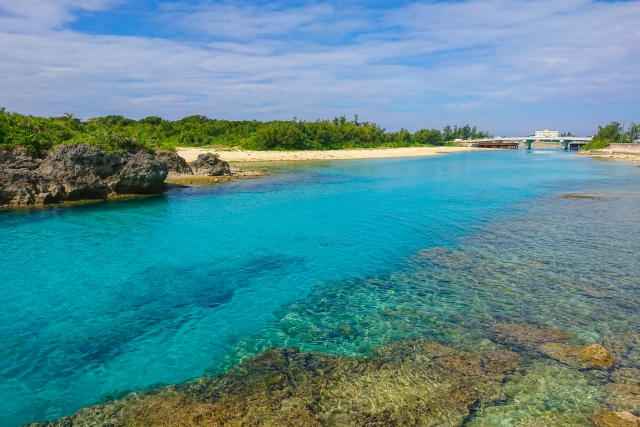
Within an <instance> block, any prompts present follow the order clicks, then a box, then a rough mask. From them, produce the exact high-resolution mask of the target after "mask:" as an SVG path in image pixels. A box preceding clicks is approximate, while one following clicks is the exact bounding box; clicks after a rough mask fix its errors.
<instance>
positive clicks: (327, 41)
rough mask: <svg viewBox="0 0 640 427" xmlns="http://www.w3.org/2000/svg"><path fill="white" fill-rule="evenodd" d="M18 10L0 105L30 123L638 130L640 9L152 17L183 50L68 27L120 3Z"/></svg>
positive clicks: (467, 7) (450, 6) (10, 23)
mask: <svg viewBox="0 0 640 427" xmlns="http://www.w3.org/2000/svg"><path fill="white" fill-rule="evenodd" d="M29 1H30V2H31V6H32V7H27V6H24V5H22V6H19V7H18V6H15V7H13V8H11V5H10V3H9V1H8V0H0V9H1V10H4V11H5V12H10V14H7V13H5V14H4V15H0V105H4V106H6V107H8V108H9V109H12V110H18V111H21V112H26V113H34V114H45V115H50V114H51V115H52V114H60V113H61V112H62V111H73V112H76V113H78V114H80V115H81V116H82V117H85V118H86V117H88V116H92V115H98V114H107V113H119V114H125V115H129V116H132V117H141V116H145V115H152V114H153V115H163V116H165V117H170V118H178V117H182V116H184V115H188V114H205V115H208V116H212V117H225V118H235V119H240V118H249V119H250V118H259V119H270V118H290V117H293V116H298V117H300V118H306V119H315V118H317V117H332V116H334V115H340V114H343V113H346V114H353V113H356V112H358V113H360V117H361V118H363V119H367V120H376V121H378V122H380V123H381V124H382V125H383V126H388V127H389V128H397V127H400V126H405V127H409V128H410V129H415V128H419V127H422V126H429V127H441V126H442V125H443V124H444V123H463V122H464V123H466V122H471V123H472V124H477V125H479V126H481V127H483V128H488V129H490V130H492V131H494V132H496V133H500V134H504V133H509V132H511V131H513V132H519V131H525V130H526V131H528V130H530V128H533V127H537V126H544V125H547V124H548V126H554V127H560V128H561V129H565V130H571V131H572V132H574V133H575V132H584V133H586V132H588V131H590V130H592V129H593V128H594V127H595V126H596V125H597V124H598V123H604V122H605V121H608V120H611V119H613V118H617V117H612V114H613V113H618V112H620V111H622V110H621V109H622V108H626V110H627V111H628V112H630V114H635V115H636V116H640V111H639V107H638V106H637V99H638V98H639V95H640V83H639V81H638V79H637V76H636V75H637V70H638V68H639V65H640V33H639V32H638V30H637V29H636V23H637V22H640V3H639V2H638V1H631V2H620V3H594V2H592V1H588V0H569V1H564V2H552V1H548V0H538V1H506V0H471V1H463V2H453V3H445V2H435V3H432V2H429V3H414V4H411V5H408V6H405V7H399V8H396V9H394V10H391V11H387V12H381V11H373V10H367V9H363V8H361V9H357V8H351V9H345V8H342V9H340V8H337V7H333V6H330V5H327V4H319V3H311V4H308V5H306V6H301V7H298V8H288V9H287V8H283V7H282V6H280V7H275V6H270V7H266V8H259V7H255V6H232V5H229V4H224V5H220V4H214V3H203V4H200V5H198V6H191V7H184V6H181V7H178V6H175V5H174V6H166V7H165V8H164V9H163V11H162V12H161V15H160V16H157V17H155V18H154V19H158V20H159V21H160V22H163V23H164V24H165V25H175V26H176V28H178V29H180V30H181V31H183V32H184V31H186V32H190V33H192V34H193V35H194V38H193V39H191V40H190V41H185V40H167V39H161V38H149V37H124V36H114V35H88V34H83V33H80V32H75V31H72V30H69V29H65V28H64V24H65V23H68V22H70V21H71V20H73V11H74V10H75V9H76V8H78V7H82V8H84V9H86V10H99V9H103V8H107V7H110V6H113V5H114V4H116V3H117V2H110V1H107V0H102V1H98V0H94V1H84V2H82V6H80V3H81V2H80V1H79V0H76V1H72V0H67V1H58V2H55V1H48V2H47V1H36V0H29ZM25 4H26V2H25ZM36 9H37V11H34V10H36ZM47 11H48V12H47ZM25 22H26V23H28V25H26V24H25ZM3 24H6V25H3ZM21 26H22V27H21ZM340 40H342V42H340V43H339V41H340ZM627 117H629V115H627ZM554 121H555V122H554ZM594 121H595V122H594ZM567 126H569V127H570V128H569V129H566V128H567ZM525 128H526V129H525Z"/></svg>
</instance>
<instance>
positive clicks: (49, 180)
mask: <svg viewBox="0 0 640 427" xmlns="http://www.w3.org/2000/svg"><path fill="white" fill-rule="evenodd" d="M1 159H2V160H5V163H4V164H0V205H2V206H26V205H42V204H49V203H58V202H62V201H71V200H82V199H104V198H106V197H107V196H110V195H121V194H153V193H158V192H160V191H162V190H163V188H164V184H163V182H164V180H165V178H166V177H167V173H168V168H167V166H166V165H165V164H164V163H163V162H162V161H160V160H158V159H157V158H156V157H154V156H153V155H151V154H148V153H145V152H138V153H117V154H108V153H105V152H104V150H102V148H100V147H94V146H89V145H87V144H78V145H60V146H58V147H56V149H55V150H53V151H52V152H51V153H49V154H48V155H47V157H46V158H45V159H44V160H42V161H41V162H40V161H39V160H36V159H33V158H31V159H29V158H28V156H26V155H25V154H24V152H21V150H13V153H11V154H7V153H5V154H3V155H2V157H1Z"/></svg>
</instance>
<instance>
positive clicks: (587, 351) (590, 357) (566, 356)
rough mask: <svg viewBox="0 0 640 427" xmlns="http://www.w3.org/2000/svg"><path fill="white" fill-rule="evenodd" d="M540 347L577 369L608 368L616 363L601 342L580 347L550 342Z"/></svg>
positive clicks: (549, 354) (559, 360)
mask: <svg viewBox="0 0 640 427" xmlns="http://www.w3.org/2000/svg"><path fill="white" fill-rule="evenodd" d="M539 348H540V351H541V352H542V353H544V354H546V355H547V356H548V357H550V358H552V359H554V360H557V361H558V362H561V363H564V364H565V365H568V366H571V367H572V368H575V369H606V368H609V367H611V366H612V365H613V363H614V360H613V357H612V356H611V353H609V352H608V351H607V349H606V348H604V347H603V346H601V345H599V344H591V345H587V346H585V347H579V346H573V345H566V344H559V343H553V342H550V343H544V344H541V345H540V347H539Z"/></svg>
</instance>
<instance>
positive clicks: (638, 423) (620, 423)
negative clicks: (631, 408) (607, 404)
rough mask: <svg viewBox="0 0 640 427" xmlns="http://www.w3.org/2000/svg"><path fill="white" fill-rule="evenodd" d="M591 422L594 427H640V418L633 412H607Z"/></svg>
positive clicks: (592, 417)
mask: <svg viewBox="0 0 640 427" xmlns="http://www.w3.org/2000/svg"><path fill="white" fill-rule="evenodd" d="M589 420H590V421H591V424H592V425H593V426H594V427H640V418H638V417H636V416H635V415H633V414H632V413H631V412H605V413H603V414H598V415H593V416H591V417H589Z"/></svg>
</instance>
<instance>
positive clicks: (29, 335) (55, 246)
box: [0, 148, 640, 427]
mask: <svg viewBox="0 0 640 427" xmlns="http://www.w3.org/2000/svg"><path fill="white" fill-rule="evenodd" d="M256 167H266V168H267V169H268V170H269V173H270V175H269V176H267V177H265V178H261V179H255V180H243V181H235V182H233V183H228V184H223V185H216V186H199V187H198V186H197V187H192V188H176V189H171V190H170V191H168V192H167V193H166V194H165V195H162V196H157V197H145V198H139V199H132V200H123V201H114V202H104V203H96V204H89V205H79V206H67V207H52V208H46V209H25V210H17V211H4V212H0V251H1V252H0V253H1V256H2V258H1V260H2V266H1V268H0V379H1V381H0V426H8V427H12V426H19V425H21V424H24V423H28V422H31V421H43V420H54V419H57V418H60V417H62V416H66V415H70V414H72V413H74V412H75V411H76V410H77V409H79V408H81V407H84V406H87V405H91V404H95V403H98V402H104V401H108V400H113V399H117V398H121V397H123V396H125V395H127V394H128V393H130V392H132V391H137V390H142V389H146V388H152V387H157V386H161V385H165V384H169V383H176V382H182V381H185V380H188V379H191V378H194V377H198V376H202V375H206V374H217V373H221V372H224V371H225V370H226V369H228V368H229V367H231V366H234V365H235V364H237V363H238V362H240V361H242V360H245V359H246V358H247V357H250V356H252V355H254V354H256V353H259V352H261V351H263V350H265V349H268V348H272V347H295V348H299V349H301V350H302V351H321V352H325V353H329V354H340V355H348V356H356V357H365V356H371V355H372V352H373V350H374V349H375V348H376V346H379V345H381V344H385V343H388V342H390V341H392V340H401V339H405V338H417V337H423V338H428V339H434V340H438V341H439V342H445V343H447V344H449V345H451V346H454V347H460V348H474V347H477V346H479V345H484V344H483V343H485V344H486V342H487V337H488V336H489V333H488V332H487V330H488V328H490V327H491V325H493V324H496V323H513V322H515V323H522V324H536V325H542V326H545V327H549V328H553V329H556V330H561V331H563V332H566V333H568V334H571V336H572V337H574V340H575V343H576V344H580V345H585V344H590V343H594V342H596V343H600V344H604V345H605V347H607V348H610V349H612V351H613V350H615V351H616V352H617V353H616V354H617V355H618V356H617V357H618V358H621V357H622V358H623V359H624V362H622V363H623V364H624V366H626V367H628V368H640V310H639V309H638V308H639V307H640V293H639V292H638V291H640V232H639V231H638V224H640V168H639V167H638V166H637V164H633V163H624V162H608V161H600V160H594V159H592V158H587V157H583V156H578V155H576V154H575V153H571V152H563V151H560V150H559V149H553V148H538V149H533V150H531V151H530V152H528V151H526V150H522V149H520V150H505V151H490V150H487V151H480V152H463V153H456V154H447V155H440V156H434V157H425V158H408V159H376V160H361V161H335V162H308V163H287V164H268V165H256ZM567 193H570V194H573V195H575V194H578V195H588V196H594V197H595V198H563V197H559V196H561V195H563V194H567ZM424 250H427V252H424ZM420 251H423V252H420ZM419 253H422V254H423V255H424V256H420V255H417V254H419ZM425 254H426V255H425ZM534 362H535V363H532V364H531V365H530V369H529V370H528V371H527V374H525V375H524V377H522V378H521V379H520V380H519V382H517V383H514V384H512V385H511V386H508V387H507V388H506V389H505V390H506V391H505V393H506V394H505V398H504V399H502V400H501V401H500V402H499V403H497V404H495V405H493V406H491V407H488V408H485V409H483V410H482V411H479V412H478V413H477V414H475V415H474V417H472V418H470V419H469V420H467V421H466V424H468V425H472V426H481V425H482V426H484V425H486V426H492V425H505V426H509V425H516V424H517V422H516V421H517V420H518V419H520V418H522V419H526V418H527V417H531V416H532V415H536V414H546V415H545V416H548V414H549V413H552V414H553V416H554V417H557V418H555V420H556V421H555V422H556V424H555V425H564V424H562V422H564V421H563V420H564V418H563V417H567V416H569V415H570V416H571V420H573V421H571V422H569V421H567V423H568V424H566V425H571V424H572V423H573V424H574V425H576V424H575V423H578V424H580V423H582V424H584V425H588V422H587V420H586V416H588V415H589V414H591V413H594V412H596V411H601V410H606V409H607V408H609V409H611V405H610V404H609V403H607V401H606V399H607V397H606V395H605V394H603V392H602V388H601V386H602V384H601V383H598V381H604V379H602V378H597V376H595V377H594V375H593V374H589V373H584V372H582V371H576V370H572V369H570V368H568V367H566V366H565V365H562V364H560V363H558V362H556V361H553V360H551V359H548V358H544V357H542V356H540V359H539V360H535V361H534ZM527 375H530V377H527ZM527 381H529V382H527ZM539 381H544V383H545V384H546V385H545V386H544V387H541V386H540V384H539ZM527 384H528V385H527ZM536 384H538V385H536ZM536 387H537V388H536ZM554 405H555V406H554ZM607 405H609V406H607ZM567 419H569V418H567ZM575 420H578V421H575Z"/></svg>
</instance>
